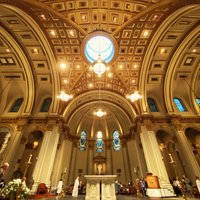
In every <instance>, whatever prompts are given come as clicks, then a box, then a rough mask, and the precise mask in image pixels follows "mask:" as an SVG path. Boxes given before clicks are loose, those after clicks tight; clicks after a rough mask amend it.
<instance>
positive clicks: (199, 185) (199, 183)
mask: <svg viewBox="0 0 200 200" xmlns="http://www.w3.org/2000/svg"><path fill="white" fill-rule="evenodd" d="M196 185H197V189H198V191H199V194H200V178H199V177H198V176H197V177H196Z"/></svg>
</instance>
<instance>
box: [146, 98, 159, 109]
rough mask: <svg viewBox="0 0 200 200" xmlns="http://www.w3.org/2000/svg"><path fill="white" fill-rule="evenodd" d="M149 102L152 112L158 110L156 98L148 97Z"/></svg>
mask: <svg viewBox="0 0 200 200" xmlns="http://www.w3.org/2000/svg"><path fill="white" fill-rule="evenodd" d="M147 103H148V106H149V109H150V111H151V112H158V108H157V105H156V102H155V100H154V99H152V98H147Z"/></svg>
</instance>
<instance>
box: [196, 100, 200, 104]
mask: <svg viewBox="0 0 200 200" xmlns="http://www.w3.org/2000/svg"><path fill="white" fill-rule="evenodd" d="M196 102H197V104H198V105H199V106H200V98H196Z"/></svg>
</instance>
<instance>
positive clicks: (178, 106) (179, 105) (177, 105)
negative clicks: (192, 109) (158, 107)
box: [174, 98, 186, 112]
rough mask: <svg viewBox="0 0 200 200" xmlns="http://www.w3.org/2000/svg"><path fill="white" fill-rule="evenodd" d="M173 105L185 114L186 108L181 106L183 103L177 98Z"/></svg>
mask: <svg viewBox="0 0 200 200" xmlns="http://www.w3.org/2000/svg"><path fill="white" fill-rule="evenodd" d="M174 103H175V104H176V107H177V108H178V110H179V111H180V112H185V111H186V108H185V106H184V105H183V102H182V101H181V100H180V99H179V98H174Z"/></svg>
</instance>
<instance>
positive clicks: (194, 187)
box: [192, 185, 200, 198]
mask: <svg viewBox="0 0 200 200" xmlns="http://www.w3.org/2000/svg"><path fill="white" fill-rule="evenodd" d="M192 194H193V195H194V197H195V198H200V194H199V191H198V188H197V186H196V185H195V186H193V187H192Z"/></svg>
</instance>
